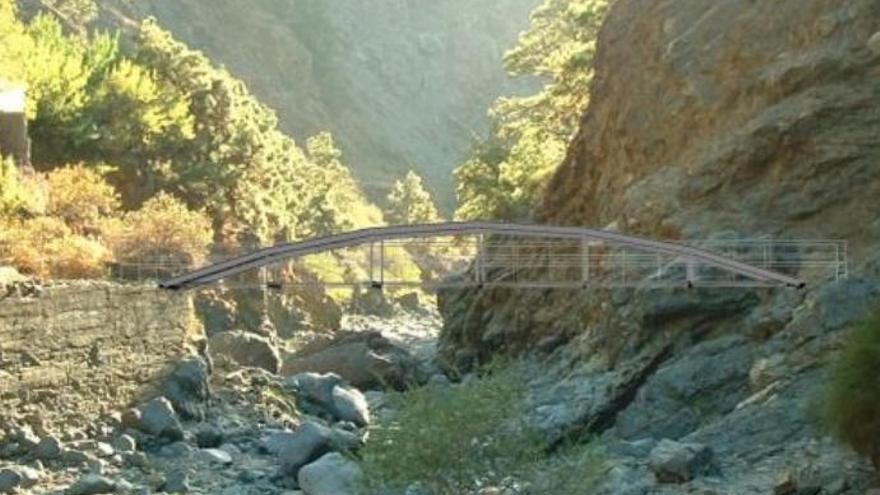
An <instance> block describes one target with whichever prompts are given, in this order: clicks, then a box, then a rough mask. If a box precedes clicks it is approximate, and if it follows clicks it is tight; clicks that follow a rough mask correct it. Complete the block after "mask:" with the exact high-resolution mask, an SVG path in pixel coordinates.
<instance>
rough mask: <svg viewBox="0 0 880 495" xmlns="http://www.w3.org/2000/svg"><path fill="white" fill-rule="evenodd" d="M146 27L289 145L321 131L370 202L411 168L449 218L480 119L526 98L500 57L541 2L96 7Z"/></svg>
mask: <svg viewBox="0 0 880 495" xmlns="http://www.w3.org/2000/svg"><path fill="white" fill-rule="evenodd" d="M100 3H101V4H102V6H104V7H105V9H106V11H107V12H108V13H111V12H112V13H113V17H116V18H118V17H119V16H122V17H123V18H132V19H139V18H143V17H145V16H148V15H152V16H155V17H156V18H158V20H159V22H160V23H161V24H162V25H163V26H165V27H167V28H168V29H170V30H171V31H172V32H173V33H174V34H175V35H176V36H178V37H179V38H181V39H182V40H184V41H186V42H187V43H188V44H190V45H191V46H193V47H195V48H198V49H201V50H203V51H205V52H206V53H207V54H208V55H209V56H210V57H211V59H212V60H215V61H217V62H218V63H222V64H225V65H226V66H227V67H228V68H229V69H230V70H231V71H232V72H233V73H234V74H235V75H236V76H237V77H240V78H242V79H243V80H244V81H245V82H246V83H247V84H248V86H249V87H250V89H251V90H252V91H253V92H254V93H255V94H256V95H257V96H259V97H260V99H261V100H263V101H265V102H266V103H267V104H268V105H269V106H271V107H272V108H274V109H276V110H277V111H278V114H279V117H280V119H281V124H282V127H283V128H284V129H285V130H286V131H288V132H290V133H291V134H292V135H293V136H294V137H296V138H297V139H304V138H306V137H308V136H310V135H312V134H314V133H316V132H318V131H322V130H329V131H331V132H333V134H334V136H335V137H336V138H337V140H338V142H339V144H340V146H341V148H342V149H343V151H344V152H345V154H346V162H348V163H349V164H350V165H351V166H352V167H353V169H354V170H355V172H356V174H357V175H358V177H359V178H361V179H362V180H364V181H365V182H366V186H367V189H368V191H370V192H372V193H383V192H387V190H388V189H389V188H390V185H391V184H392V183H393V182H394V180H395V179H396V178H398V177H401V176H403V174H405V173H406V171H407V170H409V169H414V170H416V171H418V172H419V173H420V174H421V175H423V176H424V177H425V178H426V179H427V181H428V183H429V184H430V186H431V187H432V188H433V189H434V190H435V191H436V192H437V193H438V194H439V199H440V200H442V202H443V203H444V205H445V206H446V207H449V208H451V206H452V204H453V203H452V201H453V199H454V196H453V183H452V174H451V171H452V168H453V167H454V166H455V165H457V163H459V162H460V161H462V160H463V159H464V158H465V157H466V155H467V153H468V151H469V148H470V146H471V143H472V142H473V140H474V138H475V137H476V136H482V135H484V134H485V133H486V132H487V131H488V125H489V123H488V119H487V116H486V109H487V108H488V107H489V106H490V105H491V104H492V102H493V101H494V100H495V99H496V98H497V97H498V96H500V95H503V94H509V93H511V92H517V91H521V90H524V89H525V88H527V87H529V86H530V84H529V83H528V82H521V81H519V82H514V81H512V80H510V79H509V78H508V77H507V75H506V73H505V71H504V68H503V64H502V55H503V53H504V51H505V50H507V49H509V48H511V47H513V45H514V44H515V43H516V38H517V35H518V33H519V31H521V30H523V29H525V28H526V27H527V26H528V16H529V13H530V12H531V10H532V8H534V7H535V6H536V5H537V4H538V3H539V2H538V0H501V1H499V0H443V1H432V2H423V1H414V0H381V1H375V2H362V1H358V0H341V1H333V2H327V1H323V0H274V1H268V2H256V3H254V4H252V5H248V7H247V8H243V7H242V4H241V2H235V1H232V0H224V1H211V2H203V1H181V2H162V1H147V2H130V1H127V0H108V1H103V2H100Z"/></svg>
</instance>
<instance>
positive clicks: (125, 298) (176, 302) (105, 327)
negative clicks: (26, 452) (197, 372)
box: [0, 282, 203, 427]
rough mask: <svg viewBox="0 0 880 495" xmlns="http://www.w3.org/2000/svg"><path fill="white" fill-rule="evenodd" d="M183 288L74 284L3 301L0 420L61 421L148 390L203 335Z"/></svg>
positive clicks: (74, 421) (82, 417)
mask: <svg viewBox="0 0 880 495" xmlns="http://www.w3.org/2000/svg"><path fill="white" fill-rule="evenodd" d="M202 333H203V332H202V329H201V326H200V325H199V324H198V323H197V320H196V319H195V317H194V313H193V310H192V302H191V299H190V297H189V296H187V295H185V294H176V293H168V292H161V291H159V290H158V289H155V288H154V287H153V286H146V285H136V286H135V285H127V286H122V285H117V284H111V283H104V282H81V283H80V282H77V283H69V284H64V285H55V286H51V287H47V288H45V289H44V290H43V291H42V292H41V293H38V294H37V295H33V296H30V297H8V298H5V299H0V423H2V422H3V421H4V420H9V419H12V418H13V417H22V416H28V415H33V414H38V415H39V416H40V417H41V418H42V419H43V421H45V422H46V423H48V424H51V423H58V422H64V423H66V425H65V426H66V427H70V426H73V425H75V424H78V423H80V422H86V421H87V420H88V418H94V417H95V415H99V414H103V413H107V412H110V411H112V410H116V409H118V408H120V407H122V406H125V405H127V404H129V403H132V402H133V401H136V400H137V399H138V398H139V397H140V396H142V395H144V394H146V393H148V392H149V386H150V385H151V384H153V383H156V382H157V381H159V380H160V379H161V377H162V375H163V373H165V372H167V370H168V368H169V367H170V365H171V364H172V363H174V362H176V361H177V360H178V359H180V358H181V357H182V356H184V355H186V354H189V353H190V352H191V345H190V344H191V343H193V342H194V341H195V340H196V339H198V338H200V337H201V336H202Z"/></svg>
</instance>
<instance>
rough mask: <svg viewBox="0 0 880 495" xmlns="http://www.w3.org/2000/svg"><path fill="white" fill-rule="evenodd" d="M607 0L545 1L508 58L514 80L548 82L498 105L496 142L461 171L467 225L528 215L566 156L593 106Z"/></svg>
mask: <svg viewBox="0 0 880 495" xmlns="http://www.w3.org/2000/svg"><path fill="white" fill-rule="evenodd" d="M610 3H611V2H609V0H576V1H566V0H545V2H544V3H543V4H542V5H541V6H540V7H539V8H538V9H536V10H535V11H534V13H533V14H532V25H531V28H530V29H529V30H528V31H527V32H525V33H523V34H522V36H521V37H520V39H519V43H518V45H517V46H516V47H515V48H514V49H513V50H511V51H509V52H508V53H507V55H506V56H505V62H506V65H507V69H508V71H509V72H510V73H511V75H514V76H539V77H541V78H543V79H544V80H546V81H547V83H546V85H545V86H544V87H543V89H542V90H541V91H540V92H538V93H536V94H533V95H528V96H519V97H505V98H501V99H499V100H498V101H497V102H496V104H495V106H494V107H493V108H492V110H491V112H490V114H491V116H492V117H493V121H494V122H495V131H494V133H493V136H492V137H491V138H489V139H488V140H487V141H486V142H484V143H480V144H478V145H477V146H476V147H475V150H474V153H473V157H472V158H471V159H470V160H468V161H466V162H465V163H463V164H462V165H461V166H459V168H458V169H457V170H456V172H455V175H456V179H457V181H458V184H457V194H458V201H459V205H458V210H457V212H456V215H457V216H458V217H460V218H464V219H476V218H502V219H519V218H523V217H526V216H527V215H528V214H529V212H530V211H531V209H532V207H533V206H534V205H535V204H536V202H537V199H538V198H539V197H540V195H541V193H542V191H543V189H544V186H545V185H546V184H547V182H548V181H549V179H550V176H551V174H552V173H553V171H555V170H556V168H557V167H558V166H559V164H560V163H561V162H562V160H563V159H564V157H565V153H566V149H567V147H568V143H569V141H570V140H571V137H572V136H573V135H574V133H575V131H576V130H577V124H578V120H579V119H580V116H581V115H582V114H583V111H584V110H585V108H586V106H587V105H588V103H589V91H588V87H589V84H590V81H591V80H592V77H593V58H594V56H595V49H596V38H597V36H598V32H599V27H600V26H601V24H602V21H603V19H604V18H605V14H606V12H607V11H608V7H609V4H610Z"/></svg>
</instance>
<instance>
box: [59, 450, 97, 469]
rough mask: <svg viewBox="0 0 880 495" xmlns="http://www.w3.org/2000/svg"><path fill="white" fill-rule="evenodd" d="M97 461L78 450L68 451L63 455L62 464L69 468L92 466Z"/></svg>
mask: <svg viewBox="0 0 880 495" xmlns="http://www.w3.org/2000/svg"><path fill="white" fill-rule="evenodd" d="M94 460H95V458H94V457H92V456H91V455H89V454H87V453H85V452H83V451H81V450H76V449H66V450H65V451H64V452H63V453H62V454H61V462H63V463H64V464H65V465H67V466H71V467H76V466H82V465H83V464H90V463H92V462H93V461H94Z"/></svg>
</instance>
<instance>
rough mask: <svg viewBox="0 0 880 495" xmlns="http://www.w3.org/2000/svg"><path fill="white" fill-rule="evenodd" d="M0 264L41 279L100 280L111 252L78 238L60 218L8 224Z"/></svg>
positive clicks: (0, 243) (1, 241)
mask: <svg viewBox="0 0 880 495" xmlns="http://www.w3.org/2000/svg"><path fill="white" fill-rule="evenodd" d="M2 232H3V234H2V236H0V260H3V261H4V262H8V263H10V264H12V265H13V266H15V267H16V268H18V269H19V270H20V271H22V272H23V273H27V274H31V275H34V276H37V277H41V278H50V277H51V278H100V277H103V276H104V275H105V274H106V263H107V262H108V261H110V253H109V251H108V250H107V249H106V248H105V247H104V246H103V245H102V244H101V243H99V242H97V241H95V240H93V239H89V238H86V237H83V236H79V235H76V234H74V233H73V232H72V231H71V230H70V228H69V227H68V226H67V225H66V224H65V223H64V222H63V221H62V220H61V219H59V218H54V217H38V218H33V219H28V220H18V221H9V222H5V224H4V225H2Z"/></svg>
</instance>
